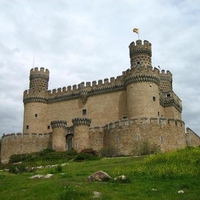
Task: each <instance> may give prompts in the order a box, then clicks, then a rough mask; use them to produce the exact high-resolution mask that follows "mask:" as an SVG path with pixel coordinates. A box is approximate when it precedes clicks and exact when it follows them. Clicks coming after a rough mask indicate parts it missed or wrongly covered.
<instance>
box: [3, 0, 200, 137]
mask: <svg viewBox="0 0 200 200" xmlns="http://www.w3.org/2000/svg"><path fill="white" fill-rule="evenodd" d="M0 13H1V14H0V27H1V29H0V136H1V135H2V134H3V133H6V134H8V133H17V132H22V124H23V91H24V90H26V89H28V88H29V73H30V69H31V68H32V67H33V66H34V67H44V68H47V69H49V70H50V81H49V89H51V90H52V89H54V88H59V87H64V86H68V85H74V84H79V83H81V82H83V81H85V82H87V81H94V80H96V81H98V80H99V79H104V78H110V77H113V76H114V77H117V76H118V75H121V73H122V71H125V70H127V69H128V68H130V60H129V49H128V46H129V44H130V43H131V42H132V41H136V40H137V39H138V35H137V34H135V33H133V31H132V30H133V28H139V31H140V35H139V36H140V39H141V40H148V41H149V42H151V43H152V66H153V67H157V66H160V68H161V69H165V70H169V71H170V72H171V73H172V74H173V90H174V92H175V93H176V94H177V95H178V96H179V98H180V99H181V100H182V104H183V113H182V118H183V121H184V122H185V125H186V127H189V128H191V129H192V130H193V131H195V132H196V133H197V134H199V135H200V89H199V86H200V69H199V64H200V20H199V19H200V1H199V0H192V1H191V0H84V1H82V0H73V1H71V0H28V1H27V0H0ZM33 60H34V62H33Z"/></svg>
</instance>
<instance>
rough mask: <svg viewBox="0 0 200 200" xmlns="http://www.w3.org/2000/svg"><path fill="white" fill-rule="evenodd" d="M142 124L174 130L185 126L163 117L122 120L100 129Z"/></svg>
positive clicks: (182, 123)
mask: <svg viewBox="0 0 200 200" xmlns="http://www.w3.org/2000/svg"><path fill="white" fill-rule="evenodd" d="M144 124H145V125H148V126H153V125H157V126H162V127H163V126H174V128H177V127H184V126H185V123H184V122H183V121H182V120H179V119H172V118H163V117H160V118H156V117H151V118H147V117H141V118H132V119H124V120H119V121H115V122H112V123H109V124H106V125H105V126H103V127H101V128H103V129H104V130H108V129H111V128H115V127H121V128H122V127H124V126H130V125H135V126H141V125H144ZM98 128H99V130H100V129H101V128H100V127H98ZM93 129H94V128H93ZM91 130H92V128H91Z"/></svg>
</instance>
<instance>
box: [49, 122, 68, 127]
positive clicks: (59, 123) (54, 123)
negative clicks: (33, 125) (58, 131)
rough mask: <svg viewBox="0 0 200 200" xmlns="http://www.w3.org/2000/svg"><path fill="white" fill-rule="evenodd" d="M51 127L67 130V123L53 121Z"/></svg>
mask: <svg viewBox="0 0 200 200" xmlns="http://www.w3.org/2000/svg"><path fill="white" fill-rule="evenodd" d="M51 127H52V128H53V129H54V128H67V122H66V121H65V120H54V121H51Z"/></svg>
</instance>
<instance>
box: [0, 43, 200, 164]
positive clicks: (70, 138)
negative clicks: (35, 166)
mask: <svg viewBox="0 0 200 200" xmlns="http://www.w3.org/2000/svg"><path fill="white" fill-rule="evenodd" d="M129 51H130V65H131V66H130V68H129V69H127V70H126V71H123V72H122V74H121V75H120V76H117V77H116V78H114V77H111V78H110V79H104V80H99V81H98V82H96V81H93V82H92V83H90V82H86V83H83V82H82V83H80V84H79V85H73V86H72V87H71V86H68V87H63V88H58V89H53V90H48V82H49V70H48V69H44V68H40V69H38V68H34V69H31V70H30V77H29V79H30V83H29V90H26V91H24V95H23V102H24V122H23V134H22V133H17V134H6V135H4V136H3V137H2V139H1V143H2V144H1V162H2V163H7V162H8V161H9V157H10V156H11V155H13V154H22V153H31V152H38V151H41V150H43V149H46V148H53V149H54V150H56V151H66V150H71V149H74V150H77V151H78V152H80V151H81V150H82V149H85V148H93V149H95V150H97V151H99V150H100V149H102V148H103V147H113V148H115V149H116V150H117V153H118V154H119V155H130V154H131V153H132V150H133V148H134V146H135V145H137V144H138V143H140V142H141V141H148V142H149V143H151V144H156V145H157V146H159V148H160V149H161V151H168V150H172V149H177V148H182V147H185V146H186V145H194V146H195V145H199V144H200V139H199V136H198V135H197V134H196V133H194V132H193V131H192V130H191V129H189V128H187V129H186V132H185V123H184V122H183V121H182V116H181V112H182V102H181V100H180V99H179V97H178V96H177V95H176V94H175V92H174V91H173V88H172V74H171V73H170V71H166V72H165V71H164V70H161V71H160V70H159V69H158V68H153V67H152V63H151V56H152V51H151V43H150V42H148V41H146V40H144V41H143V42H142V41H141V40H137V41H136V43H135V42H132V43H131V44H130V45H129Z"/></svg>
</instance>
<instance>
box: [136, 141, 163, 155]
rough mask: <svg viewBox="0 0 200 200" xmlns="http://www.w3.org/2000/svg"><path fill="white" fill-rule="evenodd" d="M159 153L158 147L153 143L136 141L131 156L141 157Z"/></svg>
mask: <svg viewBox="0 0 200 200" xmlns="http://www.w3.org/2000/svg"><path fill="white" fill-rule="evenodd" d="M158 152H160V146H159V145H157V144H154V143H152V144H151V143H150V142H149V141H137V142H135V144H134V146H133V151H132V154H133V155H135V156H136V155H137V156H141V155H150V154H154V153H158Z"/></svg>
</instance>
